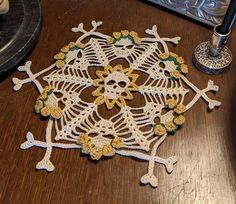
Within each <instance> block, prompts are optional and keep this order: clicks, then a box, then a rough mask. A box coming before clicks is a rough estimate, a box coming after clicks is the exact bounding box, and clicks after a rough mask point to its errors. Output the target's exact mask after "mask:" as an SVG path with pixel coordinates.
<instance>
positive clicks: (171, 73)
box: [170, 70, 181, 79]
mask: <svg viewBox="0 0 236 204" xmlns="http://www.w3.org/2000/svg"><path fill="white" fill-rule="evenodd" d="M170 76H171V77H173V78H175V79H179V78H180V76H181V74H180V72H179V71H177V70H175V71H172V72H170Z"/></svg>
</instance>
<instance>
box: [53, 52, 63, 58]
mask: <svg viewBox="0 0 236 204" xmlns="http://www.w3.org/2000/svg"><path fill="white" fill-rule="evenodd" d="M54 59H55V60H63V59H65V54H64V53H63V52H60V53H58V54H56V55H55V56H54Z"/></svg>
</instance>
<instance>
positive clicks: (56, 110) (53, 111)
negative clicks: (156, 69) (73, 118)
mask: <svg viewBox="0 0 236 204" xmlns="http://www.w3.org/2000/svg"><path fill="white" fill-rule="evenodd" d="M61 113H62V110H61V108H60V107H56V108H51V116H52V117H53V118H55V119H59V118H60V117H61Z"/></svg>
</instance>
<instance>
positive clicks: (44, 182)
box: [0, 0, 236, 204]
mask: <svg viewBox="0 0 236 204" xmlns="http://www.w3.org/2000/svg"><path fill="white" fill-rule="evenodd" d="M41 4H42V10H43V26H42V32H41V34H40V37H39V40H38V43H37V45H36V46H35V48H34V50H33V51H32V52H31V53H30V54H29V55H28V56H27V58H26V59H24V61H22V62H21V65H23V64H24V63H25V62H26V61H27V60H32V61H33V65H32V71H33V72H34V73H36V72H38V71H40V70H42V69H44V68H46V67H47V66H49V65H50V64H51V63H52V62H53V56H54V54H55V53H57V52H58V50H59V49H60V48H61V47H62V46H64V45H65V44H67V43H68V42H70V41H73V40H75V39H76V38H77V34H75V33H73V32H71V31H70V29H71V28H72V27H75V26H77V25H78V24H79V23H80V22H83V23H84V25H85V28H87V29H88V28H90V26H91V25H90V22H91V21H92V20H101V21H103V25H102V27H101V28H100V29H99V31H100V32H103V33H106V34H111V33H112V32H113V31H119V30H121V29H128V30H135V31H136V32H138V33H139V35H140V36H145V33H144V30H145V29H146V28H151V26H152V25H157V28H158V32H159V34H160V35H161V36H163V37H175V36H181V41H180V43H179V45H178V46H172V45H169V48H170V50H171V51H173V52H175V53H178V54H179V55H182V56H183V57H184V58H185V60H186V63H187V64H188V65H189V68H190V70H189V74H188V78H189V80H190V81H192V82H193V83H194V84H195V85H197V86H198V87H199V88H201V89H203V88H205V87H206V85H207V82H208V80H209V79H211V80H213V81H214V82H215V84H217V85H219V86H220V90H219V92H218V93H217V94H209V96H210V97H211V98H213V99H217V100H220V101H221V102H222V105H221V107H220V108H218V109H214V110H213V111H211V112H209V111H208V110H207V105H206V103H205V102H204V101H203V100H202V99H201V100H199V101H198V102H197V104H195V105H194V107H193V108H192V109H190V110H189V111H188V112H187V113H186V114H185V115H186V124H185V125H184V127H183V128H182V129H181V130H179V131H178V132H177V133H176V135H175V136H171V137H168V138H167V139H166V141H165V142H164V143H163V144H162V146H161V147H160V148H159V150H158V155H160V156H162V157H164V158H167V157H169V156H171V155H176V156H178V158H179V160H178V163H177V164H176V165H175V168H174V171H173V172H172V174H167V173H166V171H165V169H164V167H163V166H161V165H158V164H157V165H155V174H156V175H157V177H158V185H159V186H158V187H157V188H152V187H150V186H149V185H140V178H141V176H143V175H144V174H145V173H146V171H147V162H142V161H138V160H135V159H131V158H128V157H120V156H118V155H116V156H114V158H112V159H106V160H101V161H99V162H97V163H93V162H91V161H90V160H88V158H87V157H86V156H81V154H80V151H78V150H59V149H54V150H53V153H52V162H53V164H54V165H55V167H56V169H55V171H54V172H52V173H47V172H45V171H35V165H36V164H37V162H38V161H40V159H41V158H43V156H44V153H45V150H42V149H40V148H35V147H33V148H30V149H29V150H26V151H23V150H20V148H19V147H20V144H21V143H23V142H24V141H25V136H26V133H27V131H31V132H32V133H33V134H34V137H35V138H37V139H39V140H44V137H45V129H46V125H47V120H40V119H39V117H38V116H36V115H35V113H34V110H33V107H34V104H35V99H36V97H37V96H38V93H37V91H36V89H35V87H34V86H33V85H32V84H26V85H24V86H23V87H22V89H21V90H20V91H18V92H15V93H14V92H13V89H12V88H13V84H12V82H11V79H12V77H18V78H25V77H26V75H24V74H23V73H19V72H17V71H15V70H12V71H11V72H10V73H7V74H6V75H4V76H2V77H1V79H0V203H4V204H11V203H23V204H27V203H30V204H32V203H33V204H36V203H88V204H90V203H91V204H93V203H108V204H116V203H117V204H123V203H134V204H138V203H142V204H151V203H161V204H162V203H163V204H165V203H168V204H169V203H171V204H172V203H181V204H188V203H190V204H192V203H194V204H195V203H196V204H199V203H204V204H205V203H210V204H211V203H212V204H218V203H219V204H233V203H236V192H235V191H236V178H235V174H236V89H235V87H236V77H235V76H236V60H235V59H234V61H233V63H232V65H231V67H230V69H229V70H228V71H226V72H225V73H222V74H220V75H217V76H210V75H206V74H204V73H201V72H199V71H198V70H197V69H196V68H195V67H194V66H193V64H192V54H193V50H194V48H195V47H196V45H198V44H199V43H200V42H203V41H206V40H209V38H210V36H211V34H212V31H211V29H210V28H208V27H205V26H203V25H200V24H198V23H196V22H193V21H191V20H189V19H186V18H184V17H181V16H176V15H173V14H171V13H169V12H168V11H166V10H163V9H161V8H159V7H155V6H153V5H151V4H148V3H146V2H145V1H138V0H119V1H118V0H103V1H102V0H90V1H85V0H66V1H65V0H57V1H54V0H42V1H41ZM228 46H229V48H230V49H231V51H232V53H233V54H234V56H236V29H235V28H234V30H233V31H232V36H231V40H230V42H229V44H228ZM137 103H138V102H137Z"/></svg>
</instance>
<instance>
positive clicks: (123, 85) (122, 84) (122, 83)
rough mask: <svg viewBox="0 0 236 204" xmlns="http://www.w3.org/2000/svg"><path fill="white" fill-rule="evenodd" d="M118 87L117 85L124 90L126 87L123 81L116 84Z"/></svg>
mask: <svg viewBox="0 0 236 204" xmlns="http://www.w3.org/2000/svg"><path fill="white" fill-rule="evenodd" d="M118 85H119V86H120V87H122V88H124V87H125V86H126V82H125V81H120V82H119V83H118Z"/></svg>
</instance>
